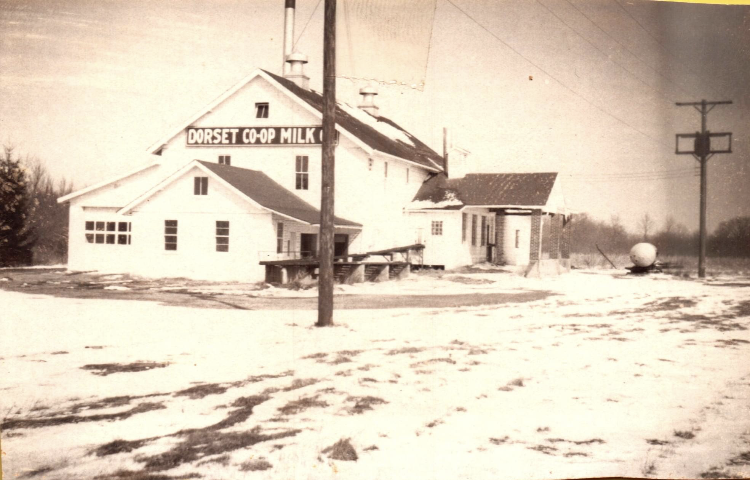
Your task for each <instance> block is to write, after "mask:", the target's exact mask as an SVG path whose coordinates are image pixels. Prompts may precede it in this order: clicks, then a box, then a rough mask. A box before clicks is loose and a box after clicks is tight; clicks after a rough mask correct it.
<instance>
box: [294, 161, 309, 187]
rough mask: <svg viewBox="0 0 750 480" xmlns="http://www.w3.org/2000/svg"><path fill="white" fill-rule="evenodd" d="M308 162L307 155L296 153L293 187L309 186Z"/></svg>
mask: <svg viewBox="0 0 750 480" xmlns="http://www.w3.org/2000/svg"><path fill="white" fill-rule="evenodd" d="M308 162H309V157H308V156H307V155H297V162H296V163H297V165H296V171H295V188H296V189H297V190H307V188H308V186H309V180H310V179H309V176H310V173H309V171H308Z"/></svg>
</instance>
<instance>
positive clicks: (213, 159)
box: [59, 53, 568, 282]
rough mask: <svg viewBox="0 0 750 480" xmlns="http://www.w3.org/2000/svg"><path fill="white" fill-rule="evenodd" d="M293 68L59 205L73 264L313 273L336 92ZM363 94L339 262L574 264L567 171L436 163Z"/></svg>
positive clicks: (450, 157) (220, 101) (227, 273)
mask: <svg viewBox="0 0 750 480" xmlns="http://www.w3.org/2000/svg"><path fill="white" fill-rule="evenodd" d="M286 58H287V62H289V64H290V65H291V68H289V69H288V73H286V74H285V75H284V76H277V75H275V74H272V73H269V72H267V71H265V70H261V69H256V70H255V71H253V72H252V73H251V74H250V75H249V76H247V77H246V78H245V79H243V80H242V81H241V82H239V83H238V84H237V85H235V86H234V87H233V88H231V89H230V90H228V91H227V92H225V93H224V94H223V95H221V96H220V97H219V98H217V99H216V100H215V101H214V102H212V103H211V104H210V105H207V106H206V107H205V108H203V109H201V110H200V111H199V112H198V113H197V114H196V115H195V116H193V117H192V118H190V119H188V120H187V121H186V122H185V123H184V124H183V125H182V126H181V127H180V128H179V129H176V130H174V131H171V132H168V133H167V134H166V135H165V136H164V137H163V139H162V140H160V141H159V142H157V143H156V144H155V145H153V146H152V147H151V148H150V149H149V154H150V156H151V161H150V162H149V163H148V164H146V165H145V166H143V167H141V168H138V169H136V170H134V171H131V172H128V173H126V174H124V175H121V176H119V177H117V178H114V179H110V180H107V181H104V182H101V183H98V184H95V185H92V186H90V187H87V188H84V189H82V190H79V191H76V192H74V193H71V194H69V195H67V196H65V197H62V198H60V199H59V201H60V202H67V203H69V205H70V225H69V228H70V229H69V249H68V259H69V260H68V268H69V269H71V270H99V271H107V272H128V273H133V274H139V275H144V276H155V277H178V276H183V277H189V278H196V279H214V280H240V281H250V282H251V281H262V280H264V279H267V278H268V275H269V272H271V271H272V269H273V267H274V266H275V267H278V268H280V269H282V270H283V269H284V268H286V267H287V266H292V265H300V264H301V265H304V266H306V267H310V268H307V271H310V272H314V267H315V261H316V257H317V243H318V231H319V221H320V219H319V217H320V212H319V205H320V194H321V181H320V171H321V140H322V138H321V137H322V129H321V123H322V114H321V111H322V97H321V95H320V94H319V93H317V92H314V91H312V90H310V89H309V87H308V78H307V77H306V76H305V74H304V70H303V67H304V63H305V62H306V57H304V56H303V55H301V54H298V53H293V54H291V55H288V56H287V57H286ZM361 93H362V97H363V98H362V99H361V105H360V106H351V105H349V104H347V103H344V102H339V103H338V106H337V112H336V122H337V125H336V128H337V131H338V146H337V147H336V166H335V177H336V187H335V206H336V210H335V214H336V221H335V232H336V235H335V255H336V256H337V257H338V260H339V261H341V262H343V263H348V264H352V265H355V266H356V265H358V264H361V263H365V264H366V263H368V262H371V263H389V262H395V261H396V260H398V261H399V262H401V263H404V262H405V263H407V265H406V271H407V272H408V270H409V265H408V264H409V263H411V264H420V265H422V264H424V265H429V266H434V267H444V268H454V267H458V266H461V265H470V264H474V263H479V262H486V261H491V262H498V263H500V262H502V263H506V264H510V265H528V266H529V267H528V269H529V270H530V271H532V270H534V269H535V268H536V269H537V270H538V269H540V268H542V267H541V266H542V265H543V263H544V262H545V261H546V262H552V263H554V269H555V270H556V269H559V268H563V269H564V268H566V267H567V257H568V255H567V253H568V243H567V233H566V232H567V229H565V228H564V227H565V225H566V224H567V222H566V220H567V217H568V213H567V210H566V208H565V202H564V198H563V195H562V190H561V187H560V184H559V179H558V176H557V174H555V173H529V174H524V173H514V174H497V173H491V174H490V173H488V174H482V173H466V171H467V170H468V168H469V166H470V165H469V159H468V157H467V152H466V151H464V150H461V149H457V148H449V149H447V151H446V152H443V154H439V153H437V152H435V151H434V150H433V149H431V148H430V147H428V146H427V145H426V144H424V143H422V142H421V141H420V140H419V139H417V138H415V137H414V136H413V135H411V134H409V133H408V132H406V131H405V130H403V129H402V128H401V127H399V126H398V125H397V124H396V123H394V122H393V121H391V120H389V119H387V118H385V117H382V116H380V115H379V113H378V108H377V107H376V106H375V102H374V95H375V94H377V92H376V91H375V90H374V89H373V88H372V87H365V88H363V89H362V90H361ZM543 217H544V218H546V221H547V222H549V223H550V226H551V228H550V229H549V231H550V239H549V242H545V245H547V244H548V245H549V247H548V249H547V250H548V251H545V252H542V241H541V231H542V228H541V226H542V223H543V220H542V219H543ZM401 247H403V248H401ZM406 247H408V248H406ZM394 249H395V251H391V250H394ZM382 251H386V252H384V253H375V254H373V253H372V252H382ZM543 257H549V260H547V259H546V258H543ZM261 262H263V264H261ZM267 270H268V271H267ZM303 270H304V269H303ZM400 270H403V267H402V268H401V269H400ZM296 271H297V272H298V273H299V270H296ZM360 271H362V268H360ZM296 275H297V274H296ZM293 276H294V275H293ZM361 277H362V275H360V276H359V279H362V278H361ZM379 278H384V277H382V275H381V276H380V277H379ZM277 279H278V280H288V279H290V276H289V275H286V274H285V275H284V276H280V277H277Z"/></svg>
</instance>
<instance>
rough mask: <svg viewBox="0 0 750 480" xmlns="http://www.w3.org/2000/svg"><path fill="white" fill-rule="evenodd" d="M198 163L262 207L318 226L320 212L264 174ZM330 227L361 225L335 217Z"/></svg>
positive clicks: (215, 164) (202, 162) (214, 164)
mask: <svg viewBox="0 0 750 480" xmlns="http://www.w3.org/2000/svg"><path fill="white" fill-rule="evenodd" d="M198 163H200V164H201V165H203V166H204V167H206V168H207V169H208V170H210V171H211V172H213V173H215V174H216V175H217V176H218V177H220V178H221V179H223V180H224V181H226V182H227V183H228V184H230V185H231V186H233V187H234V188H236V189H237V190H238V191H239V192H241V193H242V194H243V195H245V196H247V197H248V198H251V199H252V200H253V201H255V202H256V203H258V204H259V205H261V206H262V207H265V208H266V209H268V210H271V211H273V212H276V213H279V214H281V215H284V216H287V217H291V218H294V219H297V220H301V221H303V222H305V223H309V224H310V225H320V210H318V209H317V208H315V207H313V206H312V205H310V204H309V203H307V202H305V201H304V200H302V199H301V198H299V197H298V196H297V195H295V194H293V193H292V192H290V191H289V190H287V189H286V188H284V187H282V186H281V185H279V184H278V183H276V182H274V181H273V180H272V179H271V178H270V177H269V176H268V175H266V174H265V173H263V172H259V171H256V170H248V169H246V168H239V167H230V166H228V165H219V164H217V163H209V162H204V161H202V160H198ZM334 224H335V225H336V226H339V227H361V226H362V225H361V224H359V223H356V222H352V221H350V220H346V219H343V218H339V217H334Z"/></svg>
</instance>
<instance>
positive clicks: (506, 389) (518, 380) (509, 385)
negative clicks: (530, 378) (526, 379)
mask: <svg viewBox="0 0 750 480" xmlns="http://www.w3.org/2000/svg"><path fill="white" fill-rule="evenodd" d="M523 386H524V384H523V378H516V379H514V380H511V381H510V382H508V383H507V384H506V385H505V386H504V387H500V388H498V390H499V391H501V392H512V391H513V389H514V388H515V387H523Z"/></svg>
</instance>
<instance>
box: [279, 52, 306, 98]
mask: <svg viewBox="0 0 750 480" xmlns="http://www.w3.org/2000/svg"><path fill="white" fill-rule="evenodd" d="M286 63H288V64H289V71H288V72H287V73H286V74H285V75H284V78H288V79H289V80H291V81H293V82H294V83H295V84H296V85H297V86H298V87H300V88H304V89H305V90H309V89H310V77H308V76H307V75H305V66H304V65H305V64H306V63H307V55H303V54H301V53H299V52H294V53H292V54H290V55H289V56H287V57H286Z"/></svg>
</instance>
